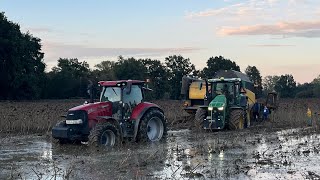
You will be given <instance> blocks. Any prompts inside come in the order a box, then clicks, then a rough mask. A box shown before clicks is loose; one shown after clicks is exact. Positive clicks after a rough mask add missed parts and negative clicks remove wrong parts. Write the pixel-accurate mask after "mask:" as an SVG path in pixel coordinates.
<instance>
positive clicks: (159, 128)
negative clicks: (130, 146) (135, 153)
mask: <svg viewBox="0 0 320 180" xmlns="http://www.w3.org/2000/svg"><path fill="white" fill-rule="evenodd" d="M166 131H167V128H166V123H165V119H164V115H163V113H162V112H161V111H159V110H158V109H152V110H150V111H148V112H147V113H146V114H145V116H144V117H143V118H142V119H141V122H140V125H139V131H138V132H139V134H138V140H139V141H144V142H146V141H151V142H155V141H160V140H161V139H162V137H163V136H164V135H165V134H166Z"/></svg>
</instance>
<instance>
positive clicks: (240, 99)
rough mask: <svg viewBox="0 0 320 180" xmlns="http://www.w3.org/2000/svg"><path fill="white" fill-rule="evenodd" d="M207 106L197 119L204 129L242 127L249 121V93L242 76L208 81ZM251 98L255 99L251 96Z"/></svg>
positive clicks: (199, 111) (198, 112) (201, 110)
mask: <svg viewBox="0 0 320 180" xmlns="http://www.w3.org/2000/svg"><path fill="white" fill-rule="evenodd" d="M206 86H207V87H211V88H210V89H209V88H207V89H208V90H207V94H206V97H207V98H206V99H205V101H207V103H205V104H208V105H207V106H203V107H201V109H199V110H198V111H197V113H196V120H197V121H198V122H199V123H202V126H203V128H204V129H224V128H225V127H228V128H230V129H241V128H243V127H244V126H245V123H247V122H246V121H247V119H246V117H245V116H246V114H247V113H248V104H249V102H248V99H249V98H248V94H250V92H251V91H250V90H248V89H246V88H245V84H244V82H243V81H242V80H241V79H240V78H226V79H225V78H223V77H221V78H219V79H209V80H207V81H206ZM251 99H254V97H253V98H251Z"/></svg>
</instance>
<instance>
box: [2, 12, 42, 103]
mask: <svg viewBox="0 0 320 180" xmlns="http://www.w3.org/2000/svg"><path fill="white" fill-rule="evenodd" d="M40 42H41V40H40V39H39V38H36V37H33V36H32V35H31V34H29V32H27V33H22V32H21V31H20V26H19V25H18V24H16V23H13V22H11V21H8V20H7V18H6V16H5V15H4V13H3V12H2V13H1V12H0V77H1V78H0V84H1V88H0V99H35V98H40V95H41V91H42V85H43V82H44V81H45V79H44V78H45V73H44V69H45V64H44V63H43V56H44V54H43V53H42V52H41V44H40Z"/></svg>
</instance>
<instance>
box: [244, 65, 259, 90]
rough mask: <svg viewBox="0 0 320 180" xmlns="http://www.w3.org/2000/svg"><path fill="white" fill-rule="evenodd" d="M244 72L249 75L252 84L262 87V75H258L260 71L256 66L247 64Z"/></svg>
mask: <svg viewBox="0 0 320 180" xmlns="http://www.w3.org/2000/svg"><path fill="white" fill-rule="evenodd" d="M245 73H246V74H247V75H248V76H249V78H250V80H251V81H252V82H253V83H254V84H256V85H258V86H260V87H262V76H261V75H260V71H259V70H258V69H257V67H256V66H248V67H247V68H246V70H245Z"/></svg>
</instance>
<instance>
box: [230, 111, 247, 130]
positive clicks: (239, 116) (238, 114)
mask: <svg viewBox="0 0 320 180" xmlns="http://www.w3.org/2000/svg"><path fill="white" fill-rule="evenodd" d="M229 128H230V129H231V130H235V129H243V128H244V112H243V110H242V109H233V110H231V112H230V119H229Z"/></svg>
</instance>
